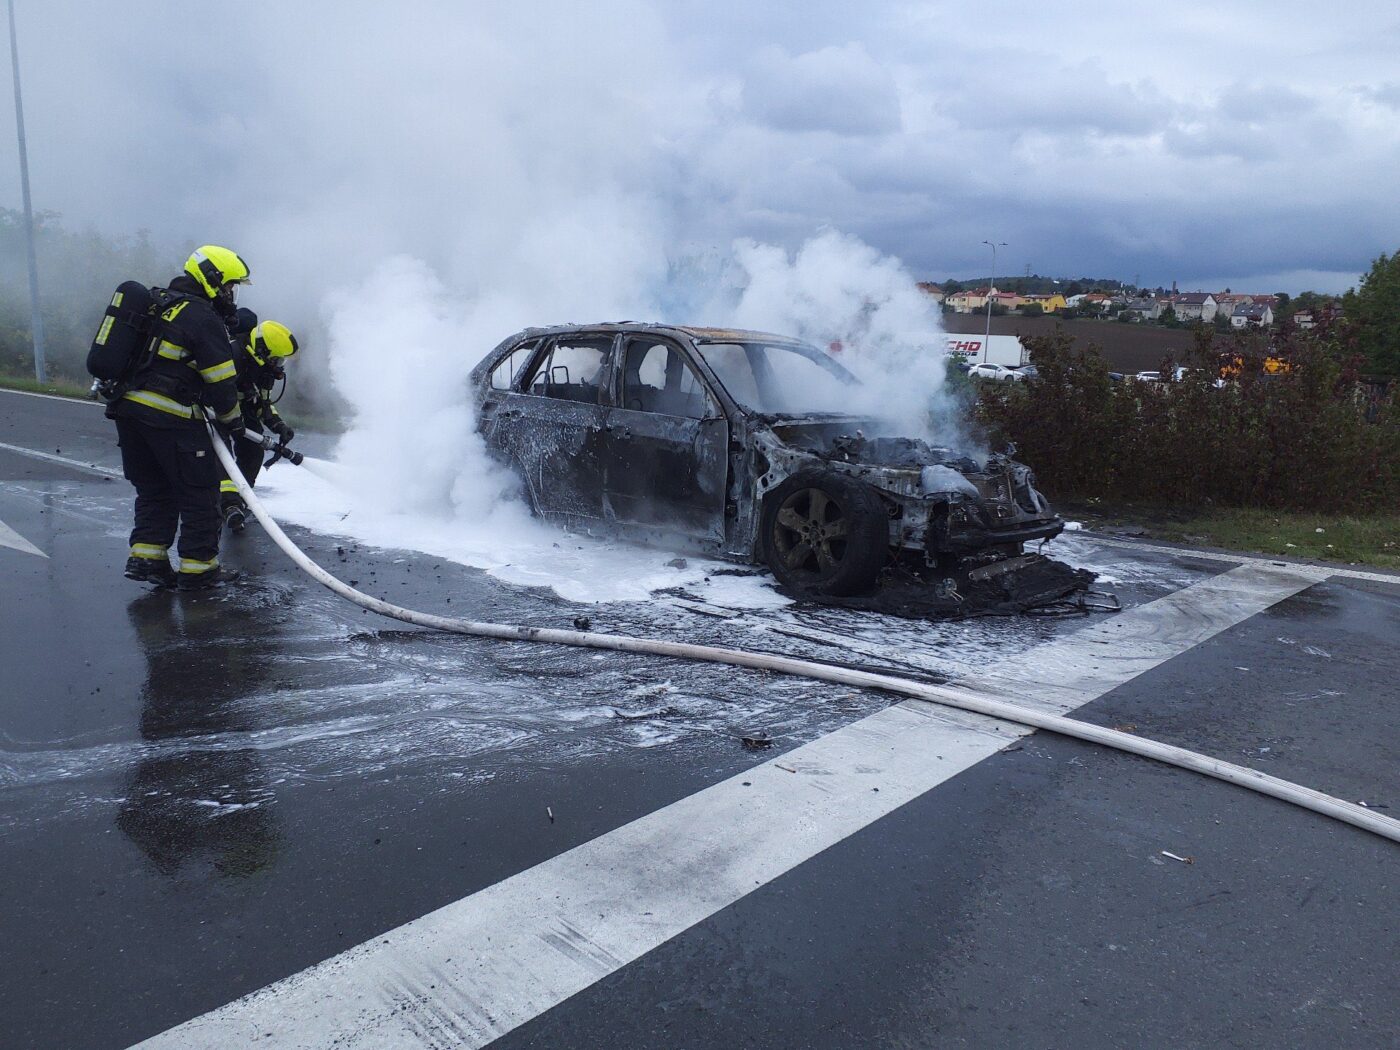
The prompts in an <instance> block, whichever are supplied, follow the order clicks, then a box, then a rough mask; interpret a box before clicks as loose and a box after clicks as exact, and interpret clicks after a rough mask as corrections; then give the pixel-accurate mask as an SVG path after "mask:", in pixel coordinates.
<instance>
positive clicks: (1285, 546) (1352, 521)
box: [1060, 503, 1400, 569]
mask: <svg viewBox="0 0 1400 1050" xmlns="http://www.w3.org/2000/svg"><path fill="white" fill-rule="evenodd" d="M1060 513H1061V514H1062V515H1063V516H1064V517H1065V518H1067V519H1073V520H1079V521H1081V522H1083V524H1084V527H1085V528H1089V529H1095V528H1097V529H1108V530H1110V531H1111V530H1113V529H1115V528H1124V527H1127V528H1129V529H1131V530H1132V532H1133V534H1134V535H1136V534H1137V530H1138V529H1141V535H1142V536H1143V537H1144V538H1150V539H1159V540H1173V541H1176V542H1180V543H1195V544H1201V545H1203V546H1208V547H1221V548H1223V549H1225V550H1235V551H1247V552H1250V553H1254V554H1274V555H1282V556H1285V557H1290V558H1309V559H1314V560H1317V561H1332V562H1343V563H1345V564H1348V565H1374V566H1376V567H1378V568H1382V569H1400V513H1397V514H1372V515H1355V516H1352V515H1347V516H1342V515H1329V514H1302V513H1297V512H1292V511H1274V510H1230V509H1218V510H1211V511H1206V512H1195V511H1190V510H1185V509H1183V508H1167V509H1163V508H1160V507H1142V506H1119V507H1109V506H1107V505H1103V504H1097V503H1092V504H1067V505H1065V506H1064V507H1062V508H1060Z"/></svg>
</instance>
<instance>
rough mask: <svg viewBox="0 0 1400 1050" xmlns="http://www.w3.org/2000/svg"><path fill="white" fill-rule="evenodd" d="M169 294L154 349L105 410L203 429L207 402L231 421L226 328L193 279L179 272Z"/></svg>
mask: <svg viewBox="0 0 1400 1050" xmlns="http://www.w3.org/2000/svg"><path fill="white" fill-rule="evenodd" d="M157 291H158V290H157ZM168 292H169V294H170V299H169V305H167V306H166V307H165V309H164V310H163V311H162V312H161V314H160V318H159V319H158V320H157V321H156V325H155V331H154V336H153V338H154V341H155V342H154V352H153V353H152V354H151V356H150V360H149V362H148V363H146V364H144V365H143V366H142V367H140V368H139V369H137V371H136V373H135V375H133V376H132V377H131V381H130V382H129V383H128V384H127V386H126V390H125V392H124V393H123V394H122V396H121V397H120V398H119V399H118V400H116V401H114V402H112V405H111V407H110V408H109V410H108V414H109V415H112V416H113V417H119V418H122V419H133V420H136V421H137V422H140V423H145V424H148V425H150V426H158V427H186V428H187V427H192V426H193V427H202V426H203V425H204V413H203V408H204V407H206V406H207V407H208V408H210V409H212V410H213V411H214V414H215V415H216V416H217V417H218V418H219V421H220V422H222V423H231V422H233V421H234V420H235V419H237V418H238V414H239V413H238V369H237V366H236V365H235V364H234V354H235V349H234V345H233V343H232V342H231V341H230V339H229V330H228V327H227V326H226V325H225V323H224V321H223V319H222V318H221V317H220V316H219V314H218V312H217V311H216V310H215V308H214V304H213V303H212V302H211V301H210V300H209V297H208V296H206V295H205V294H204V290H203V289H202V288H201V287H200V286H199V284H198V283H197V282H196V281H195V280H194V278H192V277H188V276H186V275H184V274H181V275H180V276H179V277H176V278H175V279H174V280H173V281H171V282H170V284H169V286H168ZM238 353H242V351H241V350H239V351H238Z"/></svg>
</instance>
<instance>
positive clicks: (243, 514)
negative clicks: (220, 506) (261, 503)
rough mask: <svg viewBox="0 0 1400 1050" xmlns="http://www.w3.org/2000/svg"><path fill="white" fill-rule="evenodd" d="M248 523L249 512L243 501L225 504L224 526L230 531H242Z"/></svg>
mask: <svg viewBox="0 0 1400 1050" xmlns="http://www.w3.org/2000/svg"><path fill="white" fill-rule="evenodd" d="M247 524H248V512H247V510H245V509H244V507H243V505H242V504H241V503H226V504H224V527H225V528H226V529H228V531H229V532H242V531H243V529H244V528H245V527H246V526H247Z"/></svg>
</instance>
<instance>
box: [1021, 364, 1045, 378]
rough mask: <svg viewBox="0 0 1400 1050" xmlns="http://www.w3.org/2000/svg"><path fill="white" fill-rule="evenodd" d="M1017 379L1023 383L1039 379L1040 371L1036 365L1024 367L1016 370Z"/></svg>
mask: <svg viewBox="0 0 1400 1050" xmlns="http://www.w3.org/2000/svg"><path fill="white" fill-rule="evenodd" d="M1016 378H1017V379H1020V380H1022V381H1025V380H1028V379H1039V378H1040V369H1038V368H1036V367H1035V365H1022V366H1021V367H1020V368H1018V369H1016Z"/></svg>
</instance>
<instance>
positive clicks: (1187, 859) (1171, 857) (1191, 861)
mask: <svg viewBox="0 0 1400 1050" xmlns="http://www.w3.org/2000/svg"><path fill="white" fill-rule="evenodd" d="M1162 856H1164V857H1166V858H1168V859H1169V860H1179V861H1181V863H1183V864H1195V863H1196V858H1195V857H1178V856H1177V855H1176V854H1175V853H1168V852H1167V851H1166V850H1162Z"/></svg>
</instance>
